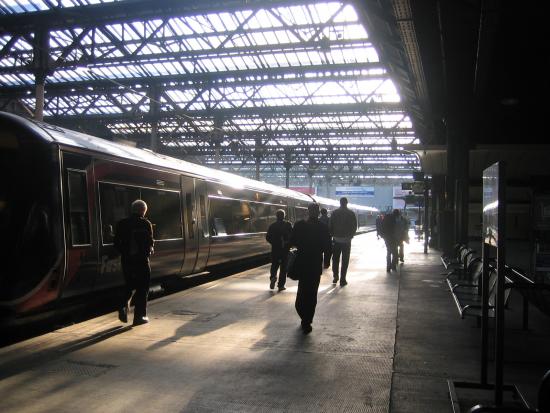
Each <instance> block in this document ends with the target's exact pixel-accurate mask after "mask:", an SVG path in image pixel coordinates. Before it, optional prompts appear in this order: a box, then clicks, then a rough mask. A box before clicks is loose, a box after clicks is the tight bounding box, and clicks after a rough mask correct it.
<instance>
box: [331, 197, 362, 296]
mask: <svg viewBox="0 0 550 413" xmlns="http://www.w3.org/2000/svg"><path fill="white" fill-rule="evenodd" d="M329 230H330V235H332V239H333V241H334V242H333V244H332V276H333V280H332V283H333V284H336V283H337V282H338V279H340V287H345V286H346V285H347V284H348V282H347V280H346V274H347V272H348V265H349V255H350V252H351V239H352V238H353V236H354V235H355V233H356V232H357V217H356V216H355V213H354V212H353V211H352V210H351V209H349V208H348V199H347V198H346V197H342V198H340V208H338V209H335V210H334V211H332V214H331V215H330V228H329ZM340 255H341V256H342V268H341V269H340V268H339V267H340ZM338 272H340V275H338Z"/></svg>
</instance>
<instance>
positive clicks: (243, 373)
mask: <svg viewBox="0 0 550 413" xmlns="http://www.w3.org/2000/svg"><path fill="white" fill-rule="evenodd" d="M438 256H439V254H438V253H436V252H433V253H430V254H428V255H424V254H423V253H422V245H421V244H417V243H414V242H413V243H411V245H410V246H408V251H407V254H406V258H405V264H404V265H402V266H401V267H400V270H399V271H398V272H397V273H395V272H392V273H391V274H388V273H386V271H385V249H384V245H383V242H382V241H381V240H376V236H375V235H374V234H372V233H371V234H365V235H361V236H358V237H356V238H355V239H354V241H353V244H352V260H351V265H350V270H349V273H348V281H349V285H348V286H346V287H344V288H340V287H339V286H333V285H332V284H331V281H332V275H331V273H330V271H327V272H326V273H325V274H324V275H323V278H322V281H321V287H320V289H319V297H318V298H319V302H318V306H317V313H316V315H315V319H314V323H313V332H312V333H311V334H310V335H307V336H304V335H303V334H302V332H301V330H300V328H299V319H298V316H297V315H296V313H295V310H294V299H295V293H296V282H295V281H289V282H288V285H287V290H286V291H283V292H281V293H277V292H274V291H270V290H269V289H268V284H269V275H268V273H269V266H262V267H259V268H255V269H252V270H249V271H246V272H243V273H240V274H237V275H234V276H231V277H228V278H225V279H222V280H218V281H214V282H212V283H208V284H204V285H201V286H199V287H195V288H192V289H190V290H186V291H183V292H180V293H176V294H173V295H170V296H167V297H163V298H160V299H157V300H153V301H151V302H150V305H149V316H150V318H151V323H149V324H147V325H143V326H139V327H133V328H132V327H127V326H122V325H121V323H120V322H119V321H118V319H117V317H116V314H108V315H105V316H102V317H98V318H95V319H93V320H89V321H86V322H83V323H80V324H77V325H73V326H70V327H66V328H63V329H60V330H57V331H55V332H52V333H50V334H46V335H43V336H40V337H35V338H33V339H30V340H27V341H24V342H20V343H17V344H14V345H11V346H9V347H5V348H2V349H0V411H1V412H75V411H76V412H79V413H84V412H335V411H340V412H442V413H445V412H451V411H452V410H451V406H450V402H449V400H448V396H447V383H446V379H447V378H448V377H453V378H457V379H468V380H475V379H476V378H477V374H478V373H477V372H478V364H479V363H478V361H477V360H478V352H479V349H478V342H479V340H478V336H479V329H477V328H475V323H474V322H473V320H460V319H459V317H458V315H457V313H456V310H455V309H454V304H453V302H452V299H451V296H450V294H449V292H448V291H446V287H445V285H444V283H443V277H442V276H441V275H440V272H442V267H441V265H440V263H439V260H438ZM520 308H521V307H520V306H519V307H518V311H517V313H519V309H520ZM534 319H535V321H533V324H532V325H533V326H534V327H533V330H532V331H530V332H527V333H526V332H521V331H518V330H519V328H515V327H512V332H513V335H514V337H515V338H514V340H515V341H514V343H516V342H517V343H525V342H528V343H529V345H531V346H533V348H535V347H536V348H537V349H539V350H537V351H535V350H533V351H531V352H529V353H530V356H529V357H528V360H527V361H525V360H523V358H524V357H523V356H522V355H521V354H520V355H519V356H518V354H514V355H513V356H512V359H513V362H512V369H508V367H507V373H508V372H509V371H510V370H513V372H514V374H515V376H514V380H515V379H516V378H517V379H518V380H520V381H521V383H520V384H523V385H525V386H526V387H527V392H528V395H529V396H530V397H534V395H535V393H536V384H537V382H538V380H539V379H540V377H541V376H542V373H543V372H544V370H545V369H546V368H550V363H549V360H548V359H549V357H548V355H547V354H546V353H547V351H546V349H547V348H549V346H548V344H549V343H550V340H549V338H550V331H549V329H548V327H547V325H548V324H549V323H548V322H547V320H543V321H541V322H537V321H536V319H537V314H535V315H534ZM541 326H542V327H541ZM514 328H515V330H514ZM525 340H527V341H525ZM510 342H512V341H510ZM521 345H522V344H511V348H512V350H513V349H514V348H515V349H516V350H517V349H518V348H521ZM518 346H519V347H518ZM524 353H525V352H524ZM507 354H508V353H507ZM518 366H519V367H518ZM507 378H508V376H507ZM508 381H510V380H508ZM522 389H523V388H522ZM532 400H533V399H532Z"/></svg>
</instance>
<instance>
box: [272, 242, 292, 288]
mask: <svg viewBox="0 0 550 413" xmlns="http://www.w3.org/2000/svg"><path fill="white" fill-rule="evenodd" d="M287 261H288V251H286V250H284V251H271V276H270V277H269V279H270V280H271V281H276V280H277V270H279V282H278V283H277V286H278V287H284V286H285V283H286V263H287Z"/></svg>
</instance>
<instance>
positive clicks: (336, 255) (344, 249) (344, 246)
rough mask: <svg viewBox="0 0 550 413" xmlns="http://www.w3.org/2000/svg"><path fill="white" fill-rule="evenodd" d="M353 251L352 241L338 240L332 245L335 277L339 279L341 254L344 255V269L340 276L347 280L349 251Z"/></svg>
mask: <svg viewBox="0 0 550 413" xmlns="http://www.w3.org/2000/svg"><path fill="white" fill-rule="evenodd" d="M350 251H351V241H350V242H336V241H334V244H333V245H332V275H333V276H334V279H336V280H337V279H338V270H339V269H340V268H339V267H340V255H342V269H341V270H340V278H341V279H342V281H345V280H346V274H347V273H348V265H349V253H350Z"/></svg>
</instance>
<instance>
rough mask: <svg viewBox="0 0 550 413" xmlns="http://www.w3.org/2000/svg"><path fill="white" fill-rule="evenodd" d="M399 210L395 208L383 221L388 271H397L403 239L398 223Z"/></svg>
mask: <svg viewBox="0 0 550 413" xmlns="http://www.w3.org/2000/svg"><path fill="white" fill-rule="evenodd" d="M399 215H400V213H399V210H398V209H394V210H393V212H392V213H391V214H388V215H386V216H385V217H384V220H383V221H382V238H384V242H385V243H386V271H388V272H390V271H391V270H394V271H397V260H398V251H397V247H398V245H399V240H400V239H401V234H402V231H401V228H400V226H399V224H398V221H399V219H400V218H399Z"/></svg>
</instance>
